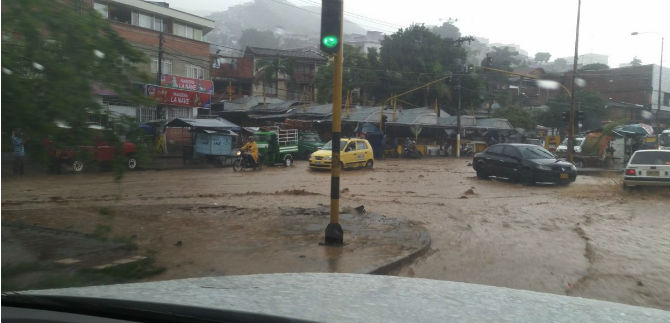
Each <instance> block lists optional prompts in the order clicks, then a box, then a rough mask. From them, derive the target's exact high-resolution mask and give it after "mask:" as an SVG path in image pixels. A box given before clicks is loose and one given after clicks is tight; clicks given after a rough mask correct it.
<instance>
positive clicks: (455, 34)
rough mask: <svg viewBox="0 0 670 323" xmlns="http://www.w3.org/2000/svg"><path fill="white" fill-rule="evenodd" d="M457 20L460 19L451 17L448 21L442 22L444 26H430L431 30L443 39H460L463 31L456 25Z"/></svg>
mask: <svg viewBox="0 0 670 323" xmlns="http://www.w3.org/2000/svg"><path fill="white" fill-rule="evenodd" d="M457 21H458V19H452V18H449V19H448V20H447V21H446V22H444V23H442V26H434V27H432V28H430V31H432V32H433V33H434V34H436V35H438V36H440V37H442V38H443V39H452V40H454V39H458V38H460V37H461V31H460V29H458V27H456V25H455V23H456V22H457Z"/></svg>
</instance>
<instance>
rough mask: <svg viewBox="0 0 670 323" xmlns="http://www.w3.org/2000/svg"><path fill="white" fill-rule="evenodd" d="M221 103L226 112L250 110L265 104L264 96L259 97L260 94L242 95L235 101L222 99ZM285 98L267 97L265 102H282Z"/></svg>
mask: <svg viewBox="0 0 670 323" xmlns="http://www.w3.org/2000/svg"><path fill="white" fill-rule="evenodd" d="M220 102H221V103H223V111H224V112H239V111H248V110H250V109H251V108H253V107H255V106H257V105H259V104H261V105H262V104H263V97H262V96H261V97H258V96H246V97H242V98H239V99H235V100H233V102H228V101H227V100H221V101H220ZM282 102H284V100H281V99H277V98H265V103H266V104H275V103H282Z"/></svg>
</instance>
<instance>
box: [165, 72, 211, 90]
mask: <svg viewBox="0 0 670 323" xmlns="http://www.w3.org/2000/svg"><path fill="white" fill-rule="evenodd" d="M161 86H166V87H171V88H176V89H182V90H188V91H197V92H206V93H209V94H214V82H212V81H210V80H199V79H193V78H190V77H183V76H176V75H171V74H163V75H162V76H161Z"/></svg>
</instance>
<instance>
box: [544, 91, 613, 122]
mask: <svg viewBox="0 0 670 323" xmlns="http://www.w3.org/2000/svg"><path fill="white" fill-rule="evenodd" d="M606 104H607V100H605V98H603V97H602V95H600V93H598V92H594V91H589V90H581V89H580V90H578V91H577V92H576V93H575V110H581V111H584V120H583V122H582V126H583V129H585V130H589V129H596V128H599V127H601V126H602V121H603V120H604V118H605V112H606V111H605V105H606ZM547 106H549V109H548V110H547V111H544V112H541V113H538V115H537V116H536V119H537V121H538V123H539V124H541V125H543V126H547V127H552V128H561V129H565V128H567V122H565V121H563V120H562V119H561V113H563V112H568V111H570V97H569V96H567V95H566V94H563V93H562V94H560V95H559V96H557V97H555V98H553V99H551V100H549V102H547Z"/></svg>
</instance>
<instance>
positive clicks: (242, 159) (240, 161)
mask: <svg viewBox="0 0 670 323" xmlns="http://www.w3.org/2000/svg"><path fill="white" fill-rule="evenodd" d="M246 168H252V169H253V170H261V169H262V168H263V159H262V156H261V154H258V162H257V163H255V162H254V161H253V158H248V157H247V156H245V154H244V152H242V151H239V150H238V151H237V154H236V158H235V160H234V161H233V171H235V172H239V171H241V170H243V169H246Z"/></svg>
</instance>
